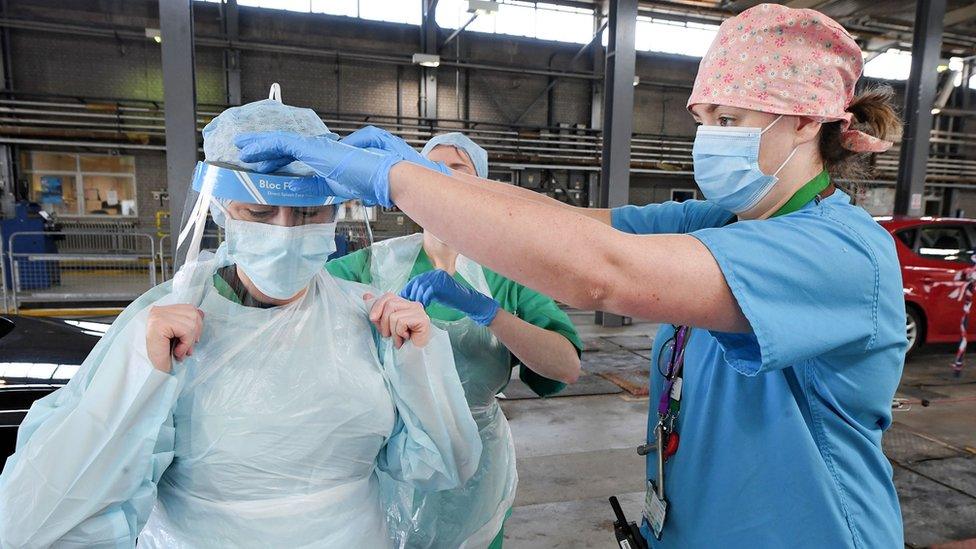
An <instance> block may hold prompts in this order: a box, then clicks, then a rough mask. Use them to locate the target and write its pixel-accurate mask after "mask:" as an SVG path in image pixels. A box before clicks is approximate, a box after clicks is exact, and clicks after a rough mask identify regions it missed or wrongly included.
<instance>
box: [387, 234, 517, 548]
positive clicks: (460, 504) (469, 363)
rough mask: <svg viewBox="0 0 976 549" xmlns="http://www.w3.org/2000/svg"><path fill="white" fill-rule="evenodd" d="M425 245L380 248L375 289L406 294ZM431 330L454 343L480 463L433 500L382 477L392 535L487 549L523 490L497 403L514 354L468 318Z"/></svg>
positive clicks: (467, 273)
mask: <svg viewBox="0 0 976 549" xmlns="http://www.w3.org/2000/svg"><path fill="white" fill-rule="evenodd" d="M422 245H423V235H422V234H415V235H409V236H406V237H401V238H394V239H390V240H385V241H383V242H380V243H378V244H374V245H373V246H372V248H371V258H370V272H371V276H372V279H373V285H374V286H376V287H377V288H378V289H379V290H381V291H384V292H388V291H391V292H398V291H400V290H401V289H402V288H403V286H404V285H405V284H406V282H407V280H408V279H409V275H410V272H411V271H412V269H413V265H414V262H415V261H416V259H417V256H418V255H419V253H420V250H421V247H422ZM456 267H457V271H458V273H460V274H461V276H462V277H463V278H464V279H465V280H466V281H468V283H469V284H471V286H472V287H473V288H474V289H476V290H477V291H479V292H481V293H483V294H485V295H487V296H488V297H491V293H490V289H489V288H488V283H487V281H486V279H485V276H484V271H483V270H482V268H481V266H479V265H478V264H477V263H475V262H473V261H471V260H470V259H467V258H466V257H464V256H458V259H457V263H456ZM433 323H434V325H436V326H438V327H440V328H442V329H443V330H444V331H446V332H447V333H448V335H449V337H450V341H451V347H452V352H453V353H454V362H455V367H456V368H457V371H458V376H459V378H460V380H461V383H462V385H463V386H464V393H465V398H466V399H467V403H468V407H469V408H470V410H471V414H472V416H473V417H474V420H475V422H476V423H477V425H478V431H479V436H480V438H481V442H482V448H483V450H482V455H481V461H480V463H479V465H478V470H477V471H476V472H475V474H474V475H473V476H472V477H471V478H470V479H469V480H468V481H467V482H465V483H464V485H462V486H459V487H457V488H454V489H451V490H443V491H438V492H433V493H431V492H426V493H425V492H421V491H420V490H417V489H416V488H414V487H413V486H411V485H409V484H406V483H402V482H394V481H390V480H389V479H387V478H385V477H382V476H381V490H382V494H383V499H384V504H385V505H386V507H387V514H388V515H389V516H390V520H391V522H392V523H393V524H394V525H395V526H394V527H393V528H392V529H391V533H392V534H393V536H394V545H395V546H396V547H404V548H410V549H421V548H441V547H451V548H452V549H453V548H462V549H472V548H484V547H488V546H489V545H490V544H491V542H492V541H493V540H494V538H495V536H496V535H497V534H498V532H499V530H500V529H501V527H502V524H503V523H504V521H505V518H506V516H507V514H508V511H509V509H511V507H512V505H513V503H514V500H515V492H516V487H517V484H518V473H517V471H516V468H515V444H514V441H513V440H512V434H511V431H510V429H509V425H508V420H507V419H505V414H504V413H502V410H501V407H500V406H499V405H498V401H497V399H496V398H495V395H496V394H497V393H498V392H499V391H500V390H501V389H502V388H503V387H504V386H505V384H506V383H507V382H508V378H509V375H510V373H511V354H510V353H509V351H508V349H507V348H505V346H504V345H502V344H501V342H500V341H498V338H496V337H495V336H494V335H493V334H492V333H491V331H490V330H488V329H487V328H485V327H483V326H479V325H478V324H476V323H475V322H474V321H472V320H471V319H470V318H466V317H465V318H461V319H459V320H454V321H442V320H433Z"/></svg>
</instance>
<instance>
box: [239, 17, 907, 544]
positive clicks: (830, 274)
mask: <svg viewBox="0 0 976 549" xmlns="http://www.w3.org/2000/svg"><path fill="white" fill-rule="evenodd" d="M861 69H862V58H861V52H860V50H859V48H858V46H857V44H856V43H855V42H854V40H853V39H852V38H851V36H850V35H849V34H847V32H846V31H845V30H844V29H843V28H842V27H841V26H840V25H839V24H838V23H836V22H835V21H833V20H831V19H829V18H828V17H826V16H824V15H822V14H820V13H818V12H816V11H812V10H805V9H804V10H794V9H790V8H786V7H783V6H779V5H773V4H762V5H759V6H756V7H754V8H751V9H749V10H746V11H744V12H743V13H741V14H740V15H738V16H736V17H735V18H732V19H730V20H728V21H726V22H725V23H724V24H723V25H722V26H721V28H720V30H719V33H718V35H717V37H716V39H715V42H714V43H713V44H712V46H711V49H710V50H709V52H708V54H707V55H706V56H705V57H704V58H703V59H702V63H701V67H700V69H699V74H698V77H697V79H696V82H695V86H694V90H693V92H692V95H691V98H690V99H689V102H688V107H689V110H690V112H691V114H692V116H694V118H695V119H696V121H698V122H699V123H700V124H701V127H700V128H699V130H698V134H697V136H696V138H695V145H694V151H693V156H694V168H695V179H696V181H697V182H698V184H699V186H700V188H701V190H702V193H703V194H704V196H705V198H706V200H705V201H694V200H692V201H687V202H683V203H680V204H678V203H674V202H669V203H664V204H651V205H648V206H644V207H634V206H625V207H622V208H615V209H613V210H584V209H576V208H572V207H568V206H566V205H564V204H560V203H558V202H556V201H554V200H550V199H548V198H547V197H544V196H541V195H539V194H537V193H534V192H532V191H528V190H524V189H519V188H515V187H512V186H508V185H501V184H498V183H492V182H490V181H487V180H483V179H478V178H475V177H471V176H467V175H463V174H459V173H456V172H451V171H450V170H448V169H446V168H444V167H443V166H439V165H434V164H432V163H430V162H429V161H425V160H424V159H422V158H419V157H418V155H417V154H416V153H412V152H411V151H410V150H409V147H406V146H405V145H404V144H403V143H402V142H401V141H399V140H397V139H396V138H394V137H393V136H387V137H385V138H382V139H379V138H376V136H375V132H374V133H373V134H371V137H370V138H368V139H364V138H362V136H361V135H360V136H357V135H356V134H353V136H350V137H349V138H347V139H346V140H344V141H345V143H337V142H327V143H325V142H318V141H316V142H313V141H310V140H303V139H300V138H296V137H295V136H291V135H287V134H283V133H276V134H260V135H251V136H247V137H245V138H243V139H240V140H238V145H239V146H241V147H242V148H243V154H242V156H243V158H245V159H246V160H248V161H260V160H264V161H266V162H267V164H266V165H265V167H267V168H268V169H273V168H274V167H275V166H276V165H280V164H281V163H282V162H287V161H292V160H296V159H297V160H301V161H303V162H306V163H307V164H309V165H310V166H313V167H314V168H315V170H316V171H317V172H318V173H319V175H320V176H322V177H324V178H327V181H328V184H329V186H330V187H331V189H332V191H333V192H334V193H335V194H337V195H340V196H355V197H358V198H363V199H365V200H366V201H368V202H375V203H381V204H385V205H390V204H394V203H395V204H396V206H398V207H399V208H400V209H402V210H403V211H404V212H405V213H407V214H408V215H409V216H410V218H411V219H413V220H414V221H416V222H417V223H419V224H420V225H421V226H423V227H424V228H425V229H427V230H429V231H431V232H432V233H434V234H437V235H439V236H440V237H441V238H442V239H443V240H444V241H446V242H447V244H448V245H450V246H451V247H452V248H455V249H457V250H460V251H461V253H463V254H465V255H466V256H468V257H471V258H472V259H473V260H475V261H477V262H478V263H480V264H482V265H485V266H486V267H488V268H491V269H493V270H494V271H496V272H499V273H501V274H502V275H504V276H507V277H509V278H511V279H513V280H516V281H518V282H519V283H522V284H525V285H526V286H529V287H532V288H534V289H536V290H538V291H540V292H542V293H545V294H547V295H551V296H553V297H554V298H556V299H558V300H560V301H563V302H565V303H568V304H570V305H572V306H575V307H579V308H584V309H596V310H603V311H609V312H613V313H617V314H621V315H627V316H632V317H636V318H643V319H647V320H650V321H656V322H661V323H663V324H665V327H664V328H662V330H661V333H660V334H659V335H658V337H657V338H656V339H655V345H654V350H653V359H652V360H653V362H652V365H651V379H650V388H651V399H650V406H651V410H650V414H649V415H650V417H649V420H648V433H647V440H648V442H649V443H651V444H653V443H657V442H659V444H658V445H657V446H658V447H659V448H660V451H659V452H658V451H654V450H652V451H651V453H650V454H649V455H648V464H647V465H648V466H647V488H648V490H647V495H646V501H645V510H644V520H643V524H642V527H641V531H642V532H643V533H644V535H645V537H646V538H647V539H648V541H649V543H650V545H651V546H653V547H683V548H684V547H817V548H820V547H831V548H834V547H901V546H902V545H903V540H902V524H901V514H900V510H899V506H898V499H897V496H896V494H895V489H894V485H893V483H892V469H891V466H890V464H889V462H888V461H887V459H886V458H885V456H884V454H883V453H882V450H881V436H882V433H883V431H884V430H885V429H887V428H888V427H889V425H890V424H891V412H890V405H891V399H892V396H893V394H894V391H895V388H896V386H897V384H898V380H899V378H900V376H901V368H902V363H903V359H904V353H905V349H906V345H907V342H906V338H905V332H904V318H905V309H904V302H903V297H902V285H901V274H900V270H899V266H898V260H897V257H896V254H895V248H894V243H893V241H892V238H891V237H890V236H889V234H888V233H887V232H886V231H884V230H883V229H882V228H881V227H880V226H878V225H877V224H876V223H875V222H874V221H873V220H872V219H871V217H870V216H869V215H868V214H867V212H865V211H864V210H862V209H860V208H858V207H856V206H854V205H853V204H852V200H851V197H850V196H849V195H848V194H847V193H845V192H844V191H842V190H841V189H840V188H838V187H837V186H835V183H834V178H835V177H848V176H850V174H852V173H857V169H858V168H859V166H862V165H863V163H864V161H865V160H866V159H867V158H869V155H870V153H875V152H881V151H883V150H885V149H887V148H888V147H889V146H890V145H891V141H892V140H894V139H897V138H898V135H899V132H900V123H899V121H898V119H897V117H896V116H895V114H894V111H893V110H892V108H891V106H890V104H889V102H888V101H889V95H888V94H886V93H884V92H867V93H864V94H861V95H857V96H855V91H854V87H855V83H856V81H857V79H858V78H859V77H860V74H861ZM349 145H354V146H355V148H354V147H350V146H349ZM359 147H372V148H373V150H365V148H359ZM377 149H383V150H384V151H386V152H376V151H377ZM402 160H406V161H405V162H404V161H402ZM662 395H663V398H662Z"/></svg>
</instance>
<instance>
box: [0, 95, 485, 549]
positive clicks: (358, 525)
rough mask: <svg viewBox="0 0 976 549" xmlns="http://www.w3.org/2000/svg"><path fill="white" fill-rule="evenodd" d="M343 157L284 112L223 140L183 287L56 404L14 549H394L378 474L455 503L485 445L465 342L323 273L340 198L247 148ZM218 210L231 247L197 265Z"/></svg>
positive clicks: (304, 115)
mask: <svg viewBox="0 0 976 549" xmlns="http://www.w3.org/2000/svg"><path fill="white" fill-rule="evenodd" d="M255 129H257V130H270V129H276V130H280V129H287V130H289V131H294V132H297V133H300V134H303V135H308V136H317V137H319V138H322V139H335V136H334V135H333V134H330V133H329V132H328V129H327V128H326V127H325V125H324V124H322V122H321V120H320V119H318V117H317V116H316V115H315V113H314V112H312V111H311V110H308V109H297V108H293V107H288V106H285V105H282V104H281V103H280V102H279V101H275V100H267V101H259V102H257V103H251V104H248V105H244V106H241V107H235V108H231V109H228V110H227V111H225V112H224V113H222V114H221V115H220V116H218V117H217V118H215V119H214V120H213V121H212V122H210V124H208V126H207V127H206V128H205V129H204V151H205V154H206V157H207V159H208V162H206V163H200V164H199V165H198V168H197V172H196V174H195V178H194V181H193V188H194V190H195V191H197V192H199V193H200V195H199V197H198V198H197V200H195V201H194V202H193V204H194V209H193V212H192V214H191V215H190V216H189V218H190V219H189V222H188V224H187V230H186V231H185V232H184V234H189V233H191V232H192V233H193V237H192V238H191V242H192V243H191V245H190V250H189V252H188V254H187V258H188V259H187V262H186V263H185V264H184V265H183V266H182V267H181V268H180V270H179V271H178V272H177V273H176V275H175V277H174V280H173V281H171V282H167V283H166V284H163V285H161V286H158V287H156V288H154V289H152V290H150V291H149V292H148V293H146V294H145V295H143V296H142V297H140V298H139V299H138V300H136V301H135V302H134V303H133V304H132V305H130V306H129V307H128V308H126V310H125V311H124V312H123V313H122V314H121V315H120V316H119V318H118V319H117V320H116V322H115V323H114V324H113V326H112V328H111V329H110V330H109V331H108V332H107V333H106V334H105V336H104V337H103V339H102V340H101V341H100V343H99V344H98V345H97V346H96V347H95V349H94V350H93V351H92V353H91V355H90V356H89V357H88V359H87V360H86V361H85V363H84V365H83V366H82V368H81V370H80V371H79V373H78V374H77V375H76V376H75V377H74V378H72V380H71V381H70V383H69V384H68V385H67V386H66V387H64V388H62V389H60V390H58V391H56V392H54V393H52V394H51V395H49V396H48V397H45V398H44V399H42V400H39V401H37V402H36V403H34V405H33V406H32V407H31V410H30V412H29V413H28V414H27V417H26V419H25V420H24V422H23V424H22V425H21V428H20V433H19V438H18V445H17V451H16V453H15V454H14V455H13V456H11V458H10V459H9V460H8V461H7V465H6V467H5V469H4V471H3V473H2V474H0V547H4V548H6V547H48V546H52V545H55V546H64V547H133V546H134V545H135V544H136V542H137V541H138V545H139V547H262V548H263V547H335V548H347V547H383V546H388V545H389V539H390V535H391V534H390V533H389V532H388V531H387V529H388V521H387V519H386V516H385V513H386V511H385V509H384V508H383V506H382V504H381V499H380V485H379V477H378V474H379V473H380V472H382V474H384V475H385V476H387V477H389V478H394V479H397V480H398V481H399V482H402V483H404V484H405V485H408V486H411V487H415V488H418V489H420V490H441V489H450V488H454V487H456V486H459V485H461V484H462V483H464V482H465V481H466V480H467V479H468V478H469V477H470V476H471V475H472V474H474V472H475V470H476V469H477V466H478V460H479V457H480V454H481V441H480V439H479V437H478V430H477V425H476V424H475V423H474V420H473V419H472V418H471V415H470V412H469V411H468V407H467V404H466V402H465V400H464V391H463V388H462V386H461V382H460V379H459V378H458V376H457V372H456V369H455V367H454V361H453V355H452V353H451V348H450V340H449V339H448V336H447V334H446V333H444V332H443V331H441V330H440V329H438V328H436V327H432V326H431V325H430V319H429V318H428V317H427V315H426V313H425V312H424V311H423V308H422V307H421V306H420V305H419V304H416V303H411V302H408V301H406V300H404V299H402V298H399V297H397V296H394V295H392V294H387V295H384V296H381V297H379V298H378V299H375V298H374V296H373V295H370V293H369V292H370V289H369V288H368V287H367V286H364V285H360V284H356V283H352V282H347V281H344V280H338V279H335V278H333V277H332V276H331V275H329V274H328V272H327V271H325V270H324V264H325V261H326V259H327V258H328V256H329V255H330V254H331V253H332V252H333V251H334V250H335V238H334V237H335V229H336V221H335V210H336V207H335V205H334V202H335V200H334V197H333V196H328V195H325V194H322V193H320V192H318V191H313V192H309V191H308V190H297V183H298V182H301V181H302V180H303V179H304V178H306V176H307V174H308V173H309V169H308V168H307V167H305V166H303V165H301V164H294V165H291V166H285V167H282V169H281V170H280V173H278V174H273V175H268V176H263V175H260V174H253V173H248V172H246V171H242V170H246V169H247V168H248V166H247V165H246V164H245V163H242V162H240V160H239V159H238V157H237V155H238V152H237V149H236V148H235V147H234V146H233V139H234V136H236V135H237V134H238V133H239V132H241V131H242V130H255ZM208 205H209V207H210V208H212V212H213V217H214V220H215V221H216V222H217V223H218V224H219V225H221V226H222V227H223V228H224V230H225V233H226V242H225V243H224V244H222V245H221V246H220V247H219V248H218V249H217V250H216V252H215V253H209V252H202V253H200V254H199V255H197V250H196V249H195V246H196V245H198V243H199V241H200V237H201V234H202V233H201V232H200V231H198V230H194V229H198V228H202V226H203V223H204V220H205V217H206V213H207V209H208Z"/></svg>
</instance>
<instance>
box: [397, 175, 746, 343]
mask: <svg viewBox="0 0 976 549" xmlns="http://www.w3.org/2000/svg"><path fill="white" fill-rule="evenodd" d="M389 177H390V196H391V197H392V199H393V201H394V202H395V203H396V205H397V206H398V207H399V208H400V209H402V210H403V211H404V212H405V213H406V214H407V215H409V216H410V218H411V219H413V220H414V221H415V222H417V223H418V224H420V226H422V227H424V228H425V229H427V230H429V231H431V232H432V233H433V234H436V235H438V237H439V238H441V239H442V240H444V241H445V242H446V243H447V244H448V245H450V246H451V247H452V248H454V249H456V250H458V251H459V252H461V253H463V254H464V255H466V256H468V257H470V258H471V259H473V260H475V261H477V262H478V263H480V264H482V265H484V266H486V267H488V268H490V269H492V270H494V271H496V272H498V273H500V274H502V275H503V276H506V277H508V278H511V279H512V280H515V281H516V282H519V283H521V284H523V285H525V286H528V287H530V288H532V289H534V290H536V291H539V292H541V293H543V294H546V295H549V296H552V297H554V298H556V299H557V300H559V301H562V302H563V303H566V304H568V305H571V306H573V307H577V308H580V309H587V310H601V311H607V312H612V313H616V314H620V315H626V316H632V317H636V318H642V319H647V320H651V321H655V322H668V323H671V324H687V325H692V326H698V327H701V328H707V329H714V330H721V331H729V332H738V331H745V330H747V329H748V328H749V325H748V322H747V321H746V320H745V317H744V316H743V315H742V311H741V310H740V309H739V306H738V303H736V301H735V298H734V297H733V296H732V293H731V291H730V290H729V287H728V285H727V284H726V282H725V277H724V275H723V274H722V271H721V269H719V267H718V264H717V263H716V261H715V258H714V257H712V255H711V252H709V250H708V249H707V248H706V247H705V246H704V245H703V244H702V243H701V242H700V241H699V240H698V239H696V238H695V237H693V236H689V235H647V236H638V235H630V234H625V233H622V232H620V231H617V230H614V229H613V228H612V227H609V226H607V225H606V224H605V223H600V222H598V221H596V220H594V219H592V218H590V217H587V216H583V215H579V214H577V213H575V212H574V211H572V210H570V209H567V208H553V207H546V206H544V205H541V204H539V203H537V202H533V201H529V200H523V199H519V198H516V197H512V196H508V195H505V194H502V193H497V192H492V191H489V190H487V189H485V188H483V187H477V186H472V185H470V184H468V183H466V182H465V181H463V180H461V179H456V178H454V177H451V176H449V175H444V174H441V173H439V172H435V171H433V170H429V169H427V168H424V167H422V166H418V165H416V164H411V163H409V162H400V163H398V164H396V165H395V166H393V168H392V169H391V170H390V175H389Z"/></svg>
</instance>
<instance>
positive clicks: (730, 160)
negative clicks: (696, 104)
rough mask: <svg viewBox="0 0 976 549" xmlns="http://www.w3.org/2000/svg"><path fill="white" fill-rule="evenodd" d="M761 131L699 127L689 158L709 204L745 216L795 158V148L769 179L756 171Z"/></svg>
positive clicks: (762, 131) (771, 125)
mask: <svg viewBox="0 0 976 549" xmlns="http://www.w3.org/2000/svg"><path fill="white" fill-rule="evenodd" d="M782 117H783V116H782V115H780V116H779V118H777V119H776V120H773V121H772V123H770V124H769V125H768V126H766V127H765V128H737V127H725V126H699V127H698V133H697V134H696V135H695V144H694V146H693V147H692V151H691V156H692V158H693V159H694V162H695V181H697V182H698V187H699V188H701V191H702V194H704V195H705V199H706V200H708V201H709V202H713V203H715V204H717V205H718V206H720V207H722V208H724V209H726V210H728V211H730V212H732V213H734V214H741V213H743V212H746V211H748V210H750V209H752V208H753V207H755V206H756V204H758V203H759V201H760V200H762V199H763V198H764V197H765V196H766V195H767V194H769V191H770V190H771V189H772V188H773V185H775V184H776V181H777V178H776V176H777V175H778V174H779V172H780V171H781V170H782V169H783V166H786V163H787V162H789V161H790V159H791V158H793V155H794V154H796V151H797V149H796V147H794V148H793V151H792V152H791V153H790V155H789V156H787V157H786V160H784V161H783V163H782V164H781V165H780V167H779V169H777V170H776V172H774V173H773V175H766V174H764V173H763V172H762V170H760V169H759V142H760V140H761V139H762V134H764V133H766V131H767V130H768V129H769V128H771V127H773V124H776V122H778V121H779V119H780V118H782Z"/></svg>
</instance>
